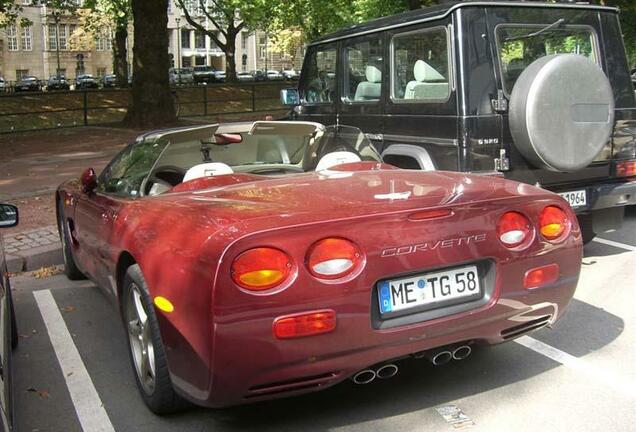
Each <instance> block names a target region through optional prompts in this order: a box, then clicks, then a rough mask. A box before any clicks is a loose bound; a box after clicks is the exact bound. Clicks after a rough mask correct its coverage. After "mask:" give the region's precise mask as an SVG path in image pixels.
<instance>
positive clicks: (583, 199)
mask: <svg viewBox="0 0 636 432" xmlns="http://www.w3.org/2000/svg"><path fill="white" fill-rule="evenodd" d="M559 195H561V197H563V198H564V199H565V200H566V201H567V202H568V203H569V204H570V207H572V208H576V207H585V206H586V205H587V193H586V192H585V189H583V190H578V191H572V192H561V193H559Z"/></svg>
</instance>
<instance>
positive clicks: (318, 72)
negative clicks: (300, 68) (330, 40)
mask: <svg viewBox="0 0 636 432" xmlns="http://www.w3.org/2000/svg"><path fill="white" fill-rule="evenodd" d="M307 56H308V57H307V60H306V61H307V62H308V63H307V70H306V73H305V78H304V81H303V84H304V85H303V92H302V98H303V102H306V103H333V101H334V98H335V92H336V57H337V55H336V47H335V46H333V45H332V46H318V47H314V48H313V49H312V50H311V51H310V52H309V53H308V54H307Z"/></svg>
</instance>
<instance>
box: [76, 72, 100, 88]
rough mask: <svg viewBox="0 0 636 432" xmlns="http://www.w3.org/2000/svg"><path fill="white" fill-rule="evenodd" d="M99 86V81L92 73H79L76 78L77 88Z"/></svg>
mask: <svg viewBox="0 0 636 432" xmlns="http://www.w3.org/2000/svg"><path fill="white" fill-rule="evenodd" d="M96 88H99V82H97V80H96V79H95V77H94V76H93V75H91V74H82V75H78V76H77V77H76V78H75V90H86V89H96Z"/></svg>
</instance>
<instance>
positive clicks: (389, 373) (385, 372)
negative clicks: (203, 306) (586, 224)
mask: <svg viewBox="0 0 636 432" xmlns="http://www.w3.org/2000/svg"><path fill="white" fill-rule="evenodd" d="M397 373H398V367H397V366H396V365H394V364H393V363H389V364H385V365H384V366H380V367H379V368H378V369H377V370H376V371H375V376H376V377H378V378H380V379H388V378H393V377H394V376H395V375H397Z"/></svg>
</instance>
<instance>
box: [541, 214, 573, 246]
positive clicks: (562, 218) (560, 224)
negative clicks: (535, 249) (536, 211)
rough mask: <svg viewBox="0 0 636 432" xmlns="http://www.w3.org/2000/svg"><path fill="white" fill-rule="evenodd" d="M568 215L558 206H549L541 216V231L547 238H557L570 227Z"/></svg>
mask: <svg viewBox="0 0 636 432" xmlns="http://www.w3.org/2000/svg"><path fill="white" fill-rule="evenodd" d="M569 223H570V221H569V219H568V215H567V214H566V213H565V212H564V211H563V210H561V209H560V208H559V207H557V206H547V207H546V208H544V209H543V210H542V211H541V215H540V216H539V231H540V232H541V235H542V236H543V238H545V239H546V240H557V239H559V238H560V237H561V236H563V233H565V231H566V230H567V228H568V225H569Z"/></svg>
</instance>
